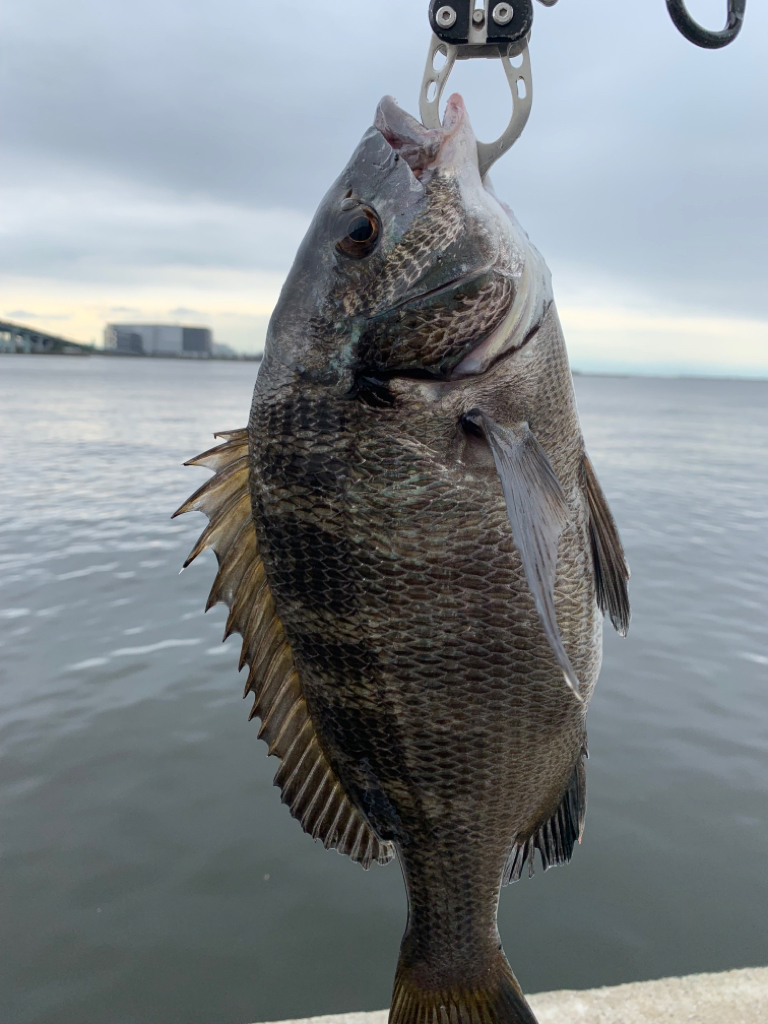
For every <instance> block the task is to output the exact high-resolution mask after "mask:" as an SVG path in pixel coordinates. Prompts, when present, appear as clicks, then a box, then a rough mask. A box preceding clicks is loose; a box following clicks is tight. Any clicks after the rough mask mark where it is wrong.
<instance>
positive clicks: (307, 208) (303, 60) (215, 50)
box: [0, 0, 768, 374]
mask: <svg viewBox="0 0 768 1024" xmlns="http://www.w3.org/2000/svg"><path fill="white" fill-rule="evenodd" d="M535 6H536V10H535V20H534V27H533V36H532V41H531V59H532V65H533V83H534V102H533V111H532V114H531V118H530V121H529V123H528V127H527V128H526V130H525V133H524V134H523V136H522V138H521V140H520V141H519V142H518V143H517V144H516V145H515V147H514V148H513V150H512V151H511V152H510V153H508V154H507V155H506V156H505V157H504V158H503V159H502V160H501V161H500V162H499V163H498V164H497V165H496V167H495V169H494V171H493V178H494V183H495V186H496V190H497V192H498V193H499V194H500V195H501V196H502V197H503V198H505V199H506V200H507V201H508V202H509V203H510V205H511V206H512V207H513V208H514V209H515V212H516V213H517V215H518V218H519V219H520V221H521V223H522V224H523V226H524V227H525V228H526V230H527V231H528V233H529V234H530V236H531V238H532V240H533V241H534V242H535V244H536V245H537V246H538V247H539V249H540V250H541V251H542V253H543V254H544V256H545V258H546V259H547V261H548V263H549V265H550V267H551V269H552V271H553V277H554V287H555V296H556V298H557V301H558V305H559V307H560V310H561V315H562V319H563V322H564V324H565V327H566V335H567V338H568V341H569V347H570V349H571V355H572V362H573V364H574V365H575V366H576V367H579V368H582V369H606V370H610V369H640V370H651V371H652V370H658V369H661V370H666V371H670V372H676V371H691V370H694V371H699V372H734V373H758V374H768V286H767V283H766V278H767V277H768V273H767V271H768V256H767V255H766V252H767V251H768V245H766V240H768V199H767V198H766V184H767V183H768V139H767V130H768V60H766V57H768V52H767V51H768V10H767V9H766V4H765V3H759V2H757V0H751V2H750V3H749V4H748V6H747V14H746V21H745V27H744V29H743V32H742V34H741V36H740V37H739V39H738V40H737V41H736V42H735V43H734V44H733V45H732V46H731V47H729V48H727V49H725V50H721V51H705V50H700V49H698V48H696V47H694V46H692V45H691V44H690V43H688V42H687V41H685V40H684V39H683V38H682V36H680V35H679V34H678V32H677V31H676V29H675V28H674V27H673V26H672V23H671V22H670V20H669V17H668V15H667V13H666V7H665V3H664V0H561V2H560V3H558V4H557V6H555V7H553V8H545V7H543V6H541V5H539V4H536V5H535ZM689 6H690V9H691V11H692V13H693V14H694V15H696V16H697V17H698V18H699V19H700V20H701V21H702V22H703V23H706V24H707V25H708V26H710V27H713V28H720V27H722V24H723V22H724V20H725V7H726V0H689ZM303 10H306V11H307V14H306V15H305V16H302V17H301V19H298V18H295V19H293V20H292V15H293V14H294V12H297V11H303ZM426 11H427V0H313V2H311V3H306V4H301V3H296V2H293V3H287V2H285V0H281V2H279V3H278V2H277V0H215V2H211V0H4V3H3V11H2V28H1V32H0V47H1V52H0V76H1V79H0V96H1V97H2V105H3V110H2V126H3V127H2V134H3V144H2V185H3V192H4V198H3V203H2V211H3V212H2V239H1V246H2V247H1V252H0V271H2V282H0V316H4V317H7V318H10V319H14V320H18V321H21V322H26V323H31V324H36V325H38V326H40V327H45V328H47V329H49V330H52V331H56V332H60V333H61V334H63V335H66V336H68V337H72V338H75V339H80V340H84V341H89V340H91V339H97V340H99V341H100V340H101V335H102V330H103V326H104V323H105V322H106V321H120V320H123V321H131V320H133V321H139V320H167V321H178V322H185V323H202V324H208V325H210V326H212V327H213V328H214V331H215V336H216V338H217V340H220V341H224V342H228V343H229V344H231V345H233V346H234V347H237V348H240V349H249V350H254V349H260V348H261V346H262V343H263V337H264V331H265V327H266V322H267V319H268V317H269V313H270V310H271V308H272V305H273V303H274V301H275V299H276V296H277V293H278V291H279V287H280V284H281V282H282V279H283V277H284V275H285V273H286V272H287V270H288V268H289V266H290V263H291V260H292V258H293V254H294V252H295V249H296V247H297V245H298V243H299V241H300V239H301V237H302V235H303V233H304V230H305V229H306V226H307V224H308V222H309V219H310V217H311V216H312V213H313V211H314V209H315V207H316V205H317V203H318V201H319V200H320V198H321V197H322V195H323V193H324V192H325V190H326V189H327V187H328V185H329V184H330V183H331V181H332V180H333V179H334V178H335V177H336V175H337V174H338V172H339V170H340V169H341V168H342V167H343V165H344V164H345V163H346V161H347V159H348V158H349V156H350V154H351V152H352V150H353V148H354V146H355V145H356V143H357V141H358V139H359V137H360V136H361V135H362V133H363V132H364V130H365V129H366V127H367V126H368V125H369V124H370V123H371V120H372V117H373V113H374V110H375V107H376V103H377V102H378V100H379V99H380V97H381V96H382V95H383V94H385V93H393V94H394V95H395V96H396V97H397V98H398V100H399V101H400V103H401V104H402V105H403V106H405V107H407V108H409V109H410V110H411V111H412V112H414V113H417V109H418V89H419V85H420V81H421V74H422V70H423V66H424V60H425V56H426V48H427V44H428V40H429V28H428V23H427V17H426ZM454 89H457V90H458V91H461V92H462V93H463V95H464V96H465V99H466V101H467V106H468V109H469V113H470V117H471V120H472V122H473V125H474V127H475V129H476V131H477V134H478V135H479V136H480V137H484V138H486V139H490V138H491V137H495V136H496V135H498V134H499V132H500V131H501V129H502V128H503V126H504V124H505V123H506V121H507V119H508V116H509V96H508V93H507V92H506V91H505V90H506V84H505V82H504V78H503V73H502V71H501V67H500V65H499V64H498V62H491V61H475V62H464V63H462V64H461V65H459V66H458V67H457V69H456V71H455V72H454V75H452V77H451V79H450V81H449V90H448V91H449V92H450V91H453V90H454ZM446 95H447V94H446Z"/></svg>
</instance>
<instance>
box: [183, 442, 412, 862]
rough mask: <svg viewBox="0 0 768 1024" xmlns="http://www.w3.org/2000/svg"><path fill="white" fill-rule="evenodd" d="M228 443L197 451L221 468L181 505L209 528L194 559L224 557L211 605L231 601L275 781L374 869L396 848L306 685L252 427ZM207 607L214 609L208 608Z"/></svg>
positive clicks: (298, 808) (319, 834) (314, 825)
mask: <svg viewBox="0 0 768 1024" xmlns="http://www.w3.org/2000/svg"><path fill="white" fill-rule="evenodd" d="M217 436H219V437H222V438H225V441H224V444H221V445H218V446H217V447H216V448H213V449H211V451H208V452H204V453H203V454H202V455H199V456H197V458H195V459H191V460H190V461H189V463H187V465H198V466H205V467H207V468H209V469H213V470H214V476H212V477H211V478H210V480H208V481H207V482H206V483H205V484H203V486H202V487H200V488H198V490H197V491H195V493H194V494H193V495H192V497H191V498H190V499H189V500H188V501H186V502H185V503H184V504H183V505H182V506H181V508H180V509H179V510H178V511H177V512H176V513H174V514H175V515H179V514H181V513H183V512H189V511H192V510H197V511H201V512H204V513H205V514H206V515H207V516H208V519H209V524H208V527H207V528H206V529H205V530H204V531H203V534H202V536H201V537H200V539H199V540H198V542H197V544H195V546H194V548H193V549H192V551H191V553H190V555H189V558H188V559H187V561H186V562H185V565H188V564H189V563H190V562H191V561H192V560H193V559H194V558H196V557H197V555H198V554H199V553H200V552H201V551H203V550H204V549H205V548H207V547H210V548H213V550H214V552H215V553H216V558H217V560H218V563H219V571H218V573H217V575H216V579H215V580H214V583H213V587H212V589H211V593H210V597H209V599H208V606H207V608H210V607H212V606H213V605H214V604H216V603H218V602H220V601H223V602H224V603H225V604H226V605H227V606H228V607H229V609H230V613H229V617H228V619H227V625H226V629H225V633H224V639H226V638H227V637H228V636H229V635H230V634H231V633H235V632H237V633H240V635H241V636H242V638H243V650H242V656H241V660H240V667H241V668H242V667H243V665H244V664H246V663H247V665H248V669H249V673H248V681H247V683H246V686H245V694H244V696H247V694H248V693H253V694H254V703H253V708H252V710H251V715H250V717H251V718H254V717H258V718H260V719H261V728H260V730H259V737H260V738H261V739H263V740H265V741H266V742H267V744H268V745H269V753H270V754H273V755H275V756H276V757H278V758H279V759H280V762H281V763H280V767H279V768H278V771H277V774H276V775H275V785H277V786H279V787H280V790H281V794H282V799H283V802H284V803H286V804H287V805H288V807H289V809H290V812H291V814H292V815H293V817H294V818H297V819H298V820H299V822H300V823H301V826H302V828H303V829H304V831H305V832H308V833H309V834H310V835H311V836H312V837H313V838H314V839H319V840H321V841H322V843H323V845H324V846H325V847H326V849H336V850H338V852H339V853H345V854H347V855H348V856H349V857H351V859H352V860H354V861H357V862H358V863H360V864H362V865H363V867H365V868H368V867H369V866H370V865H371V864H372V863H373V861H378V862H379V863H380V864H385V863H387V861H389V860H391V859H392V857H393V856H394V848H393V847H392V845H391V844H390V843H387V842H384V841H382V840H381V839H379V837H378V836H377V835H376V834H375V832H374V831H373V829H372V828H371V826H370V825H369V823H368V821H367V820H366V819H365V817H364V816H363V814H362V812H361V811H359V810H358V809H357V808H356V807H355V806H354V805H353V804H352V803H351V801H350V800H349V799H348V797H347V795H346V793H345V792H344V790H343V789H342V786H341V783H340V782H339V781H338V779H337V777H336V774H335V772H334V771H333V769H332V768H331V766H330V764H329V763H328V760H327V758H326V756H325V754H324V753H323V750H322V748H321V746H320V742H319V740H318V737H317V735H316V733H315V728H314V724H313V722H312V719H311V717H310V714H309V709H308V707H307V704H306V701H305V699H304V695H303V692H302V688H301V681H300V679H299V676H298V673H297V671H296V666H295V663H294V659H293V654H292V652H291V648H290V645H289V644H288V640H287V639H286V636H285V633H284V631H283V626H282V623H281V622H280V619H279V617H278V615H277V611H276V609H275V603H274V600H273V599H272V593H271V591H270V588H269V583H268V582H267V579H266V573H265V570H264V564H263V562H262V559H261V555H260V553H259V544H258V538H257V536H256V528H255V526H254V523H253V518H252V511H251V502H250V487H249V483H248V469H249V460H248V433H247V431H246V430H232V431H226V432H224V433H221V434H219V435H217ZM207 608H206V610H207Z"/></svg>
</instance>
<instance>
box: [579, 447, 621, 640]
mask: <svg viewBox="0 0 768 1024" xmlns="http://www.w3.org/2000/svg"><path fill="white" fill-rule="evenodd" d="M582 489H583V491H584V493H585V495H586V498H587V505H588V508H589V540H590V543H591V545H592V561H593V564H594V568H595V590H596V595H597V605H598V607H599V609H600V611H601V612H602V613H603V615H608V617H609V619H610V620H611V622H612V623H613V628H614V629H615V630H616V631H617V632H618V633H620V634H621V635H622V636H626V635H627V630H628V629H629V591H628V589H627V582H628V580H629V566H628V565H627V560H626V558H625V557H624V548H623V547H622V544H621V537H620V536H619V529H618V527H617V526H616V520H615V519H614V518H613V514H612V512H611V510H610V508H609V506H608V501H607V500H606V497H605V495H604V494H603V489H602V487H601V486H600V481H599V480H598V479H597V476H596V475H595V471H594V469H593V468H592V463H591V462H590V461H589V458H588V457H587V456H586V455H584V458H583V461H582Z"/></svg>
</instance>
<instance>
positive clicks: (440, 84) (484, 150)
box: [419, 35, 533, 178]
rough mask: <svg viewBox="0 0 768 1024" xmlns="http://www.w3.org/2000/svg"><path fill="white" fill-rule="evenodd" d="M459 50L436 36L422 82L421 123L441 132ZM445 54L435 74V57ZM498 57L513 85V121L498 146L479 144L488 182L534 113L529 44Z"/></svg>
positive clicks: (502, 50)
mask: <svg viewBox="0 0 768 1024" xmlns="http://www.w3.org/2000/svg"><path fill="white" fill-rule="evenodd" d="M458 52H459V47H458V46H455V45H454V44H453V43H444V42H443V41H442V40H440V39H438V38H437V36H436V35H433V36H432V41H431V43H430V46H429V50H428V52H427V65H426V67H425V69H424V78H423V79H422V82H421V95H420V97H419V113H420V115H421V123H422V124H423V125H424V127H425V128H440V127H441V124H440V97H441V96H442V95H443V89H444V88H445V83H446V81H447V80H448V75H449V74H450V73H451V68H452V67H453V65H454V63H455V62H456V57H457V55H458ZM438 53H441V54H442V55H443V56H444V57H445V63H444V64H443V66H442V67H441V68H440V70H439V71H436V70H435V57H436V56H437V54H438ZM498 56H499V57H501V62H502V64H503V65H504V73H505V74H506V76H507V82H509V89H510V92H511V93H512V117H511V118H510V120H509V124H508V125H507V127H506V128H505V129H504V131H503V132H502V134H501V135H500V136H499V138H498V139H497V140H496V141H495V142H478V143H477V160H478V165H479V167H480V177H481V178H484V177H485V175H486V174H487V173H488V169H489V168H490V166H491V164H494V163H495V162H496V161H497V160H498V159H499V157H500V156H503V154H504V153H506V152H507V150H508V149H509V148H510V147H511V146H512V145H513V144H514V143H515V142H517V140H518V139H519V138H520V135H521V134H522V131H523V128H525V125H526V122H527V121H528V116H529V114H530V113H531V103H532V102H533V83H532V81H531V59H530V56H529V54H528V44H527V42H526V41H525V39H522V40H521V41H520V42H518V43H513V44H512V45H511V46H509V47H508V48H506V50H505V48H504V47H499V48H498ZM510 57H522V63H521V64H520V67H517V68H516V67H515V66H514V65H513V64H512V61H511V60H510Z"/></svg>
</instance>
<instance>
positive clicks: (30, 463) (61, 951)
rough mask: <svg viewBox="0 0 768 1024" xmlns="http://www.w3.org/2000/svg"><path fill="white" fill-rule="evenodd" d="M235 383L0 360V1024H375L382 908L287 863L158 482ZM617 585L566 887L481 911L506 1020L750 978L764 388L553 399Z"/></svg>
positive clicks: (231, 408)
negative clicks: (576, 434) (344, 1022)
mask: <svg viewBox="0 0 768 1024" xmlns="http://www.w3.org/2000/svg"><path fill="white" fill-rule="evenodd" d="M255 374H256V365H255V364H254V363H247V362H232V363H225V362H211V363H208V362H191V361H190V362H188V361H181V360H176V361H174V360H149V359H146V360H131V359H107V358H97V357H92V358H74V357H69V358H67V357H56V356H39V357H34V356H0V643H2V646H1V647H0V741H1V743H2V746H1V748H0V771H1V772H2V789H1V791H0V796H1V797H2V809H1V818H0V822H1V826H0V827H1V828H2V836H1V841H2V860H1V861H0V884H1V885H2V912H1V915H0V930H1V932H2V943H3V950H2V955H1V956H0V970H1V971H2V979H0V1004H1V1005H2V1009H1V1010H0V1016H1V1018H2V1020H3V1022H4V1024H33V1022H34V1024H90V1022H93V1024H107V1022H109V1024H129V1022H136V1024H139V1022H141V1024H144V1022H147V1021H153V1022H155V1021H156V1022H158V1024H171V1022H179V1024H245V1022H247V1021H254V1020H268V1019H278V1018H284V1017H290V1016H304V1015H309V1014H320V1013H329V1012H334V1011H342V1010H356V1009H375V1008H380V1007H383V1006H386V1005H388V1002H389V997H390V992H391V985H392V980H393V975H394V967H395V961H396V957H397V951H398V945H399V941H400V936H401V934H402V930H403V927H404V924H405V914H406V904H405V896H404V892H403V885H402V881H401V878H400V873H399V871H398V868H397V866H396V865H395V864H392V865H389V866H388V867H386V868H380V867H374V868H373V869H372V870H371V871H369V872H368V873H365V872H363V871H362V870H361V869H360V868H359V867H357V866H356V865H353V864H352V863H350V862H349V861H348V860H346V859H345V858H342V857H339V856H338V855H337V854H335V853H332V852H331V853H328V852H326V851H325V850H323V849H322V847H321V846H320V845H317V844H314V843H313V842H312V840H311V839H310V838H309V837H308V836H306V835H304V834H303V833H302V831H301V828H300V826H299V825H298V823H297V822H295V821H294V820H293V819H292V818H291V817H290V815H289V813H288V811H287V809H286V808H285V807H283V806H282V805H281V803H280V797H279V792H278V790H277V789H275V788H273V786H272V777H273V775H274V773H275V770H276V767H277V762H276V761H275V760H274V759H268V758H267V754H266V748H265V746H264V744H262V743H261V742H259V741H257V739H256V733H257V730H258V726H257V725H256V723H255V722H254V723H251V724H250V725H249V724H248V721H247V718H248V711H249V709H250V703H251V702H250V701H247V702H245V703H243V702H242V701H241V694H242V685H243V677H242V676H241V677H238V675H237V658H238V639H237V638H232V639H230V640H229V641H228V642H227V643H226V644H222V643H221V642H220V640H221V633H222V630H223V625H224V619H225V610H224V609H223V607H222V606H219V607H218V608H216V609H215V610H213V611H212V612H210V613H209V614H208V615H207V616H205V615H203V606H204V603H205V598H206V596H207V592H208V589H209V587H210V584H211V582H212V579H213V576H214V571H215V570H214V565H215V560H214V557H213V555H212V554H211V553H210V552H206V553H205V554H204V555H202V556H201V557H200V558H198V559H197V561H196V562H195V563H194V565H193V566H191V567H190V568H189V569H188V570H186V571H185V572H184V573H183V574H182V575H179V569H180V567H181V564H182V562H183V560H184V557H185V556H186V554H187V552H188V551H189V549H190V548H191V546H192V544H193V543H194V541H195V539H196V537H197V535H198V533H199V532H200V530H201V529H202V527H203V525H204V522H205V520H204V518H203V516H201V515H199V514H190V515H187V516H184V517H182V518H181V519H177V520H174V521H171V519H170V514H171V512H172V511H173V510H174V509H175V508H176V507H177V506H178V505H179V504H180V503H181V502H182V501H183V500H184V499H185V498H186V497H187V496H188V495H189V494H190V493H191V491H192V490H193V489H194V488H195V487H197V486H199V485H200V484H201V483H202V482H203V480H205V479H206V477H207V474H206V472H205V471H203V470H201V469H192V468H187V469H185V468H183V467H182V466H181V463H182V462H183V461H184V460H185V459H187V458H189V457H191V456H193V455H195V454H197V453H198V452H200V451H202V450H204V449H205V448H207V447H209V446H210V445H212V444H213V443H214V442H213V438H212V436H211V435H212V433H213V431H214V430H227V429H233V428H238V427H243V426H245V424H246V422H247V418H248V409H249V403H250V395H251V391H252V388H253V382H254V378H255ZM576 391H577V396H578V401H579V407H580V410H581V416H582V424H583V428H584V434H585V437H586V442H587V446H588V449H589V452H590V455H591V457H592V460H593V462H594V465H595V467H596V469H597V472H598V474H599V476H600V479H601V481H602V484H603V487H604V489H605V491H606V493H607V495H608V498H609V500H610V503H611V506H612V508H613V510H614V513H615V515H616V518H617V520H618V522H619V525H620V528H621V532H622V536H623V539H624V543H625V546H626V549H627V555H628V559H629V562H630V565H631V568H632V580H631V598H632V610H633V617H632V626H631V629H630V633H629V636H628V638H627V639H625V640H622V639H620V638H619V637H617V636H616V635H615V634H614V633H613V632H612V631H611V630H610V627H608V628H607V629H606V643H605V658H604V664H603V670H602V675H601V678H600V681H599V683H598V687H597V691H596V694H595V697H594V700H593V703H592V706H591V708H590V712H589V748H590V755H591V756H590V760H589V762H588V768H587V779H588V792H589V810H588V813H587V822H586V831H585V835H584V840H583V843H582V845H581V846H580V847H578V848H577V849H576V852H575V855H574V858H573V861H572V863H571V864H570V865H569V866H567V867H564V868H557V869H554V870H552V871H549V872H548V873H547V874H546V875H543V874H542V873H541V872H540V871H539V872H538V873H537V874H536V875H535V877H534V878H533V879H528V878H527V877H526V878H524V879H523V880H522V881H520V882H519V883H517V884H516V885H513V886H511V887H510V888H508V889H505V890H504V891H503V893H502V900H501V911H500V929H501V934H502V938H503V941H504V945H505V949H506V951H507V954H508V956H509V960H510V962H511V964H512V966H513V968H514V970H515V972H516V973H517V976H518V978H519V980H520V982H521V984H522V985H523V987H524V989H525V990H526V991H528V992H535V991H537V990H544V989H554V988H561V987H574V988H579V987H581V988H586V987H590V986H595V985H604V984H614V983H618V982H623V981H633V980H640V979H646V978H655V977H660V976H663V975H668V974H681V973H687V972H693V971H714V970H722V969H726V968H731V967H744V966H750V965H757V964H765V963H766V962H768V914H766V908H767V907H768V383H766V382H759V381H752V382H750V381H727V380H659V379H631V378H624V379H622V378H610V377H577V378H576Z"/></svg>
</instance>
